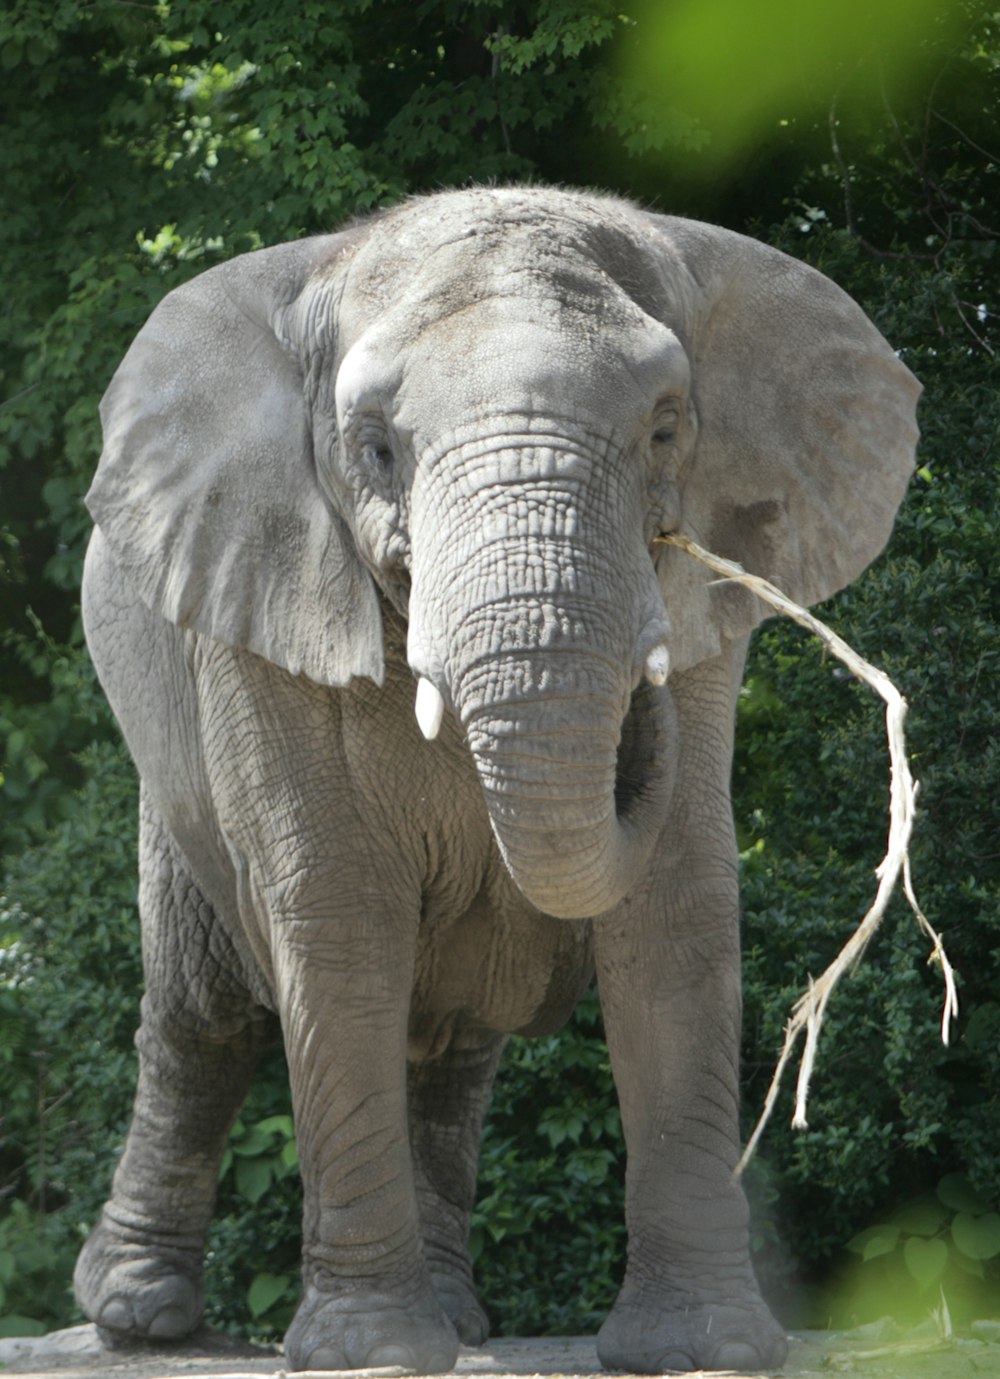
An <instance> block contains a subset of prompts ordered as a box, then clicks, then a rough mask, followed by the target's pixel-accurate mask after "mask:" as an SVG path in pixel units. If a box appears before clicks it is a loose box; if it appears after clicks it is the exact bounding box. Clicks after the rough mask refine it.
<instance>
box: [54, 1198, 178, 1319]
mask: <svg viewBox="0 0 1000 1379" xmlns="http://www.w3.org/2000/svg"><path fill="white" fill-rule="evenodd" d="M201 1266H202V1260H201V1251H200V1250H195V1249H190V1248H181V1247H178V1246H174V1245H167V1244H164V1243H163V1242H162V1241H157V1240H155V1239H151V1238H150V1237H149V1236H148V1235H144V1234H142V1233H141V1232H139V1231H135V1230H130V1229H128V1228H127V1227H124V1226H120V1225H118V1224H117V1223H115V1222H114V1221H112V1220H111V1219H110V1218H109V1217H108V1215H107V1213H106V1212H105V1214H104V1215H103V1216H102V1217H101V1220H100V1221H99V1222H98V1224H97V1225H96V1226H95V1227H94V1229H93V1231H91V1233H90V1236H89V1237H88V1239H87V1241H86V1243H85V1245H84V1247H83V1249H82V1250H81V1251H80V1255H79V1258H78V1259H77V1261H76V1269H75V1270H74V1273H73V1287H74V1290H75V1292H76V1299H77V1302H78V1303H79V1304H80V1306H81V1307H82V1308H83V1310H84V1312H85V1313H86V1315H87V1316H88V1317H89V1318H90V1319H91V1321H93V1322H96V1324H97V1325H98V1326H101V1327H104V1328H106V1329H107V1330H108V1331H113V1332H115V1333H117V1334H118V1335H123V1336H134V1337H140V1338H146V1339H148V1340H151V1341H178V1340H182V1339H183V1338H184V1337H185V1336H188V1335H190V1334H191V1332H192V1331H194V1329H195V1328H196V1327H197V1325H198V1323H199V1322H200V1321H201V1315H202V1311H203V1299H202V1287H201Z"/></svg>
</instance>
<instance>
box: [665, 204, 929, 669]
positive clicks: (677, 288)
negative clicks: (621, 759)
mask: <svg viewBox="0 0 1000 1379" xmlns="http://www.w3.org/2000/svg"><path fill="white" fill-rule="evenodd" d="M649 222H650V224H651V227H652V237H653V239H654V240H655V241H656V250H655V253H656V256H657V259H658V263H659V269H660V275H661V289H660V290H661V291H662V293H663V297H662V300H661V303H660V306H659V308H654V310H655V313H656V314H657V315H658V316H659V317H660V319H661V320H663V321H664V323H665V324H667V325H668V326H670V327H671V328H672V329H674V330H675V331H676V332H677V334H678V335H679V336H680V338H681V340H682V342H683V343H684V345H685V347H686V348H687V350H688V353H689V355H690V358H691V365H692V375H693V397H694V405H695V409H696V414H697V422H698V437H697V445H696V449H695V454H694V458H693V460H692V462H691V464H690V466H689V467H687V468H686V472H685V477H684V480H683V484H682V490H681V513H682V516H681V530H682V531H684V532H685V533H686V534H687V535H689V536H691V537H692V538H694V539H695V540H696V541H698V542H699V543H700V544H701V545H703V546H705V547H707V548H708V549H709V550H711V551H714V552H715V553H716V554H717V555H721V556H725V557H727V558H728V559H730V560H735V561H738V562H739V563H740V564H741V565H743V566H744V568H745V569H747V570H748V571H750V572H751V573H752V574H757V575H762V576H763V577H764V578H765V579H769V580H771V581H772V582H773V583H774V584H776V585H778V587H779V588H780V589H781V590H782V591H783V592H784V593H785V594H787V595H788V596H789V597H791V598H793V599H795V600H796V601H797V602H798V603H801V604H805V605H808V604H812V603H818V602H820V601H821V600H823V599H825V598H828V597H829V596H830V595H831V594H834V593H836V592H837V590H838V589H842V588H843V587H844V586H845V585H847V584H849V583H850V582H851V581H852V580H853V579H855V578H857V576H858V575H859V574H860V573H861V572H862V570H864V568H865V567H866V566H867V565H868V564H869V563H870V562H871V561H872V560H874V558H875V557H876V556H877V555H878V553H879V552H880V551H881V550H882V548H883V546H884V545H885V543H886V541H887V540H888V539H889V534H890V532H891V530H892V524H893V519H894V517H895V514H896V509H897V508H898V506H899V504H900V502H901V500H902V497H903V494H904V492H905V490H906V486H907V483H908V482H909V478H910V475H911V473H912V470H913V463H914V450H915V447H916V441H917V434H918V433H917V426H916V420H915V414H916V403H917V398H918V397H919V395H920V391H921V390H920V384H919V383H918V382H917V380H916V379H915V378H914V377H913V375H912V374H911V373H910V371H909V369H907V368H906V366H905V365H904V364H902V363H901V362H900V361H899V359H898V358H897V357H896V355H895V354H894V352H893V350H892V349H891V347H890V346H889V344H888V343H887V342H886V341H885V340H884V339H883V337H882V336H881V335H880V334H879V332H878V331H877V330H876V328H875V327H874V326H873V325H872V323H871V321H869V319H868V318H867V316H865V314H864V312H863V311H862V310H861V308H860V307H859V306H858V305H857V303H856V302H854V301H853V300H852V299H851V298H850V297H848V296H847V294H846V293H845V292H843V291H841V289H840V288H839V287H837V286H836V284H835V283H833V282H831V281H830V280H829V278H826V277H824V276H823V274H822V273H818V272H817V271H816V270H815V269H813V268H809V267H807V266H806V265H805V264H803V263H800V262H799V261H798V260H796V259H792V258H789V257H788V256H787V255H785V254H782V253H780V252H778V251H777V250H775V249H771V248H769V247H768V246H766V245H764V244H761V243H759V242H758V241H757V240H752V239H747V238H746V237H745V236H743V235H737V234H734V233H732V232H731V231H728V230H723V229H720V228H718V227H716V226H712V225H705V224H702V223H700V222H697V221H690V220H680V219H675V218H673V217H669V216H650V217H649ZM657 568H658V572H659V575H660V582H661V586H662V589H663V595H664V599H665V601H666V603H667V607H668V609H669V610H670V611H671V615H672V620H673V624H674V629H675V644H674V645H673V647H672V655H671V659H672V663H673V665H674V667H675V668H676V669H678V670H683V669H685V668H686V667H688V666H691V665H694V664H696V663H697V662H698V661H701V660H703V659H705V658H706V657H708V656H712V655H715V654H716V653H717V652H718V651H719V649H720V645H721V639H722V638H736V637H741V636H743V635H745V634H746V633H748V632H749V631H750V630H751V629H752V628H753V627H754V626H756V624H757V623H759V622H761V621H762V620H763V619H764V618H765V617H767V616H769V610H768V609H767V608H766V607H765V606H764V605H762V604H761V603H760V601H759V600H757V599H756V598H754V597H753V596H752V595H750V594H749V593H748V592H747V591H746V590H744V589H742V588H739V587H738V586H735V585H728V586H726V585H719V584H718V583H715V585H714V587H710V586H712V585H713V581H714V580H715V579H716V576H714V575H712V574H711V573H710V572H709V571H708V570H706V569H705V568H704V567H703V566H701V565H699V564H697V563H696V562H695V561H694V560H693V559H692V557H690V556H689V555H687V554H685V553H684V552H682V551H680V550H678V549H676V548H665V549H664V550H663V552H662V553H661V555H660V557H659V560H658V562H657Z"/></svg>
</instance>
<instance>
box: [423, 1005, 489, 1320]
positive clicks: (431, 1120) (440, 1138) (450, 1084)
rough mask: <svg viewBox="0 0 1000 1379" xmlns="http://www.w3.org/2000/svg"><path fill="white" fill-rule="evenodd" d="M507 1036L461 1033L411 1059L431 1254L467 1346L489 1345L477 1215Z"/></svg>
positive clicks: (437, 1286) (439, 1287)
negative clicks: (483, 1142)
mask: <svg viewBox="0 0 1000 1379" xmlns="http://www.w3.org/2000/svg"><path fill="white" fill-rule="evenodd" d="M505 1043H506V1039H505V1038H504V1036H502V1035H499V1034H492V1033H488V1032H486V1031H483V1032H482V1033H479V1032H478V1031H477V1033H476V1035H475V1037H473V1038H469V1037H468V1036H467V1035H463V1034H462V1033H458V1034H456V1035H455V1036H453V1038H452V1040H451V1042H450V1044H449V1045H448V1047H447V1048H446V1049H445V1051H444V1053H442V1054H440V1055H439V1056H437V1057H435V1058H431V1059H427V1060H426V1061H421V1062H410V1063H409V1064H408V1077H407V1097H408V1110H409V1125H410V1146H411V1150H412V1153H413V1168H414V1177H415V1180H416V1189H417V1203H418V1206H419V1210H420V1226H421V1233H422V1236H423V1241H424V1254H425V1255H426V1258H427V1264H428V1267H429V1269H430V1273H431V1281H432V1282H433V1284H434V1291H435V1292H436V1293H437V1295H438V1298H439V1299H440V1301H441V1305H442V1307H443V1308H444V1310H445V1312H446V1313H447V1314H448V1316H449V1317H450V1318H451V1321H452V1323H453V1325H454V1327H455V1330H456V1331H457V1332H458V1336H459V1339H460V1340H461V1341H462V1342H463V1343H464V1344H465V1345H482V1344H483V1343H484V1342H485V1341H486V1339H487V1338H488V1336H489V1334H490V1326H489V1318H488V1317H487V1315H486V1310H485V1308H484V1307H483V1304H482V1301H481V1299H480V1297H479V1293H478V1291H477V1289H476V1285H475V1281H474V1279H473V1274H472V1261H471V1259H470V1256H469V1218H470V1215H471V1213H472V1208H473V1205H474V1203H475V1198H476V1174H477V1169H478V1164H479V1144H480V1138H481V1135H482V1128H483V1119H484V1117H485V1114H486V1108H487V1106H488V1104H489V1097H490V1091H491V1089H492V1086H493V1078H494V1076H495V1074H496V1070H497V1066H498V1065H499V1062H500V1056H501V1054H502V1052H503V1048H504V1044H505Z"/></svg>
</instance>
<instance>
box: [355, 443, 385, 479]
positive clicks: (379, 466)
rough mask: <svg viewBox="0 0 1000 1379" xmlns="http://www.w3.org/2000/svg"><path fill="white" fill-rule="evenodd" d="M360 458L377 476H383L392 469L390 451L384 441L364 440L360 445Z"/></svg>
mask: <svg viewBox="0 0 1000 1379" xmlns="http://www.w3.org/2000/svg"><path fill="white" fill-rule="evenodd" d="M361 458H362V460H363V462H364V464H365V467H366V468H367V469H368V470H369V471H370V472H371V473H372V474H374V475H375V476H376V477H377V478H380V479H381V478H385V477H386V475H388V474H389V472H390V471H391V469H392V451H391V450H390V448H389V446H388V444H387V443H386V442H385V441H365V442H364V443H363V444H362V446H361Z"/></svg>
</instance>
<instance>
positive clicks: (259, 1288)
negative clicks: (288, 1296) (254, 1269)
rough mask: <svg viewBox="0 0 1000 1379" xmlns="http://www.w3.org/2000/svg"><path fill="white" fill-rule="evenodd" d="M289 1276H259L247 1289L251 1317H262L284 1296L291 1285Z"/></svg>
mask: <svg viewBox="0 0 1000 1379" xmlns="http://www.w3.org/2000/svg"><path fill="white" fill-rule="evenodd" d="M290 1281H291V1280H290V1278H289V1276H288V1274H257V1275H255V1277H254V1280H253V1282H252V1283H251V1285H250V1287H249V1288H248V1289H247V1306H248V1307H249V1308H250V1312H251V1315H252V1316H254V1317H261V1316H263V1315H264V1313H265V1312H266V1311H267V1310H268V1308H269V1307H273V1306H274V1304H275V1303H276V1302H277V1301H278V1299H279V1298H281V1297H283V1296H284V1293H285V1290H286V1289H287V1288H288V1285H289V1283H290Z"/></svg>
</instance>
